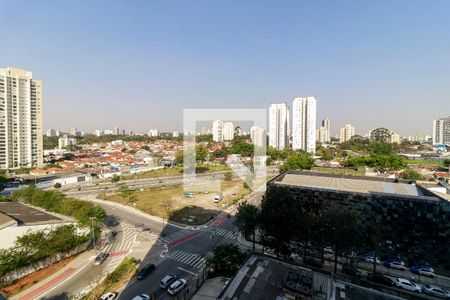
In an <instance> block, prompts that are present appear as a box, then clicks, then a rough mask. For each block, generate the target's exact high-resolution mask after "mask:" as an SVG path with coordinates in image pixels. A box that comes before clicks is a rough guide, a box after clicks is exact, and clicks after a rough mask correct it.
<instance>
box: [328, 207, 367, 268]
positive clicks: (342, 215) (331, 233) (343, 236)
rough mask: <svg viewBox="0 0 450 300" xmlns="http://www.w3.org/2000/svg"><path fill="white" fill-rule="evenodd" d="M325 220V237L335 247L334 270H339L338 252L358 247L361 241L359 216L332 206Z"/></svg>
mask: <svg viewBox="0 0 450 300" xmlns="http://www.w3.org/2000/svg"><path fill="white" fill-rule="evenodd" d="M324 221H325V238H326V240H327V241H329V242H330V243H331V244H332V245H333V247H334V272H337V263H338V254H341V253H342V252H343V251H348V250H350V249H352V248H354V247H356V246H357V244H356V243H357V241H359V238H358V235H359V230H358V228H359V226H358V225H357V216H356V214H354V213H353V212H350V211H349V210H347V209H344V208H337V207H330V208H328V209H327V211H326V212H325V215H324Z"/></svg>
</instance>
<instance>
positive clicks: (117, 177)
mask: <svg viewBox="0 0 450 300" xmlns="http://www.w3.org/2000/svg"><path fill="white" fill-rule="evenodd" d="M119 181H120V176H118V175H114V176H113V177H112V178H111V182H112V183H115V182H119Z"/></svg>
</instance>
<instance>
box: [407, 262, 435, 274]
mask: <svg viewBox="0 0 450 300" xmlns="http://www.w3.org/2000/svg"><path fill="white" fill-rule="evenodd" d="M411 273H414V274H419V275H425V276H428V277H434V276H435V274H434V270H433V268H432V267H430V266H429V265H425V264H419V265H414V266H412V267H411Z"/></svg>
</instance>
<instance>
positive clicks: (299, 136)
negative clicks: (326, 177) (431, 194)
mask: <svg viewBox="0 0 450 300" xmlns="http://www.w3.org/2000/svg"><path fill="white" fill-rule="evenodd" d="M316 106H317V99H316V97H314V96H313V97H294V102H293V107H292V149H294V150H297V149H301V150H304V151H307V152H309V153H315V152H316Z"/></svg>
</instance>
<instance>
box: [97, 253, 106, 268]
mask: <svg viewBox="0 0 450 300" xmlns="http://www.w3.org/2000/svg"><path fill="white" fill-rule="evenodd" d="M107 258H108V253H106V252H100V253H99V254H97V256H96V257H95V259H94V265H96V266H98V265H99V264H101V263H102V262H104V261H105V260H106V259H107Z"/></svg>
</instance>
